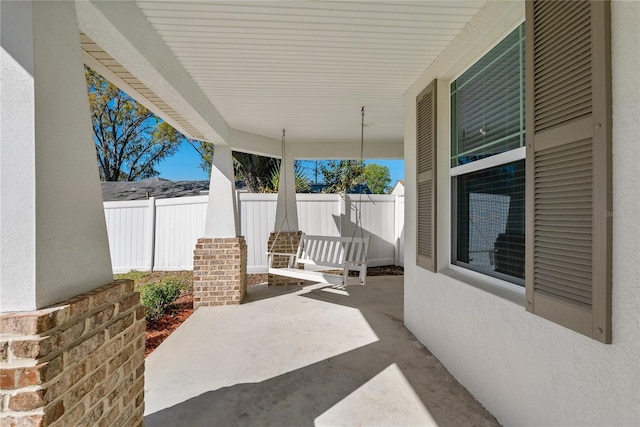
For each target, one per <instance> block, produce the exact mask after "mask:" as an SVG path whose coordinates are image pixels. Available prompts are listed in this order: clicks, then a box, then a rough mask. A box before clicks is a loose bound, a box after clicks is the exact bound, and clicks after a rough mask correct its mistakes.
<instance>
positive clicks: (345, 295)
mask: <svg viewBox="0 0 640 427" xmlns="http://www.w3.org/2000/svg"><path fill="white" fill-rule="evenodd" d="M402 288H403V277H402V276H378V277H371V278H369V280H368V282H367V285H366V286H348V287H347V288H346V289H344V290H340V289H335V288H333V287H331V286H327V285H321V284H310V285H307V286H304V287H302V286H287V287H267V286H266V285H257V286H253V287H250V288H249V290H248V293H247V296H246V299H245V303H244V304H242V305H240V306H234V307H216V308H201V309H198V310H197V311H196V312H195V313H194V314H193V315H192V316H191V317H190V318H189V319H188V320H187V321H186V322H185V323H184V324H183V325H182V326H180V328H178V330H176V331H175V332H174V333H173V334H172V335H171V336H170V337H169V338H168V339H167V340H166V341H165V342H164V343H162V344H161V345H160V347H158V348H157V349H156V350H155V351H154V352H153V353H151V354H150V355H149V356H148V357H147V359H146V382H145V398H146V406H145V408H146V409H145V425H147V426H149V427H157V426H184V425H189V426H194V427H195V426H211V425H220V426H222V425H224V426H258V425H273V426H314V425H315V426H341V425H345V426H346V425H351V426H352V425H362V426H373V425H375V426H459V427H463V426H495V425H498V423H497V421H496V420H495V418H493V416H492V415H491V414H490V413H489V412H488V411H487V410H486V409H484V408H483V407H482V405H481V404H480V403H478V402H477V401H476V400H475V399H474V398H473V396H472V395H471V394H470V393H469V392H468V391H467V390H466V389H465V388H464V387H463V386H462V385H460V383H458V381H456V379H455V378H454V377H453V376H452V375H451V374H450V373H449V372H448V371H447V370H446V369H445V368H444V366H443V365H442V364H441V363H440V362H439V361H438V360H437V359H436V358H435V357H434V356H433V355H432V354H431V353H430V352H429V351H428V350H427V349H426V348H425V347H424V346H423V345H422V344H420V342H419V341H418V340H417V339H416V338H415V337H414V336H413V334H411V332H409V331H408V330H407V329H406V328H405V327H404V325H403V322H402V318H403V305H404V304H403V296H402V295H403V292H402Z"/></svg>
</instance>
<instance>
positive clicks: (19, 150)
mask: <svg viewBox="0 0 640 427" xmlns="http://www.w3.org/2000/svg"><path fill="white" fill-rule="evenodd" d="M0 19H1V22H0V45H1V46H2V49H1V50H0V64H1V71H0V72H1V75H0V111H1V114H0V127H1V128H2V134H1V136H0V341H2V351H1V352H0V371H2V393H3V400H4V403H3V405H2V407H1V408H0V425H42V426H49V425H53V424H55V425H97V424H109V425H111V424H113V425H141V424H142V423H143V421H144V417H143V411H144V348H145V340H144V326H145V320H144V310H139V309H138V308H139V306H138V301H139V299H140V295H139V293H138V292H135V291H134V289H133V282H132V281H131V280H120V281H113V274H112V270H111V257H110V255H109V242H108V238H107V228H106V224H105V217H104V209H103V204H102V192H101V189H100V182H99V177H98V168H97V165H96V151H95V150H96V149H95V146H94V143H93V132H92V130H91V118H90V115H89V102H88V98H87V85H86V82H85V77H84V70H83V63H82V58H81V47H80V31H79V30H78V20H77V16H76V10H75V3H74V2H71V1H49V2H48V1H34V2H31V1H15V2H11V1H4V0H3V1H1V2H0ZM124 337H126V338H124ZM78 367H80V368H82V369H78ZM119 373H125V374H119ZM70 378H73V380H72V381H70ZM107 378H108V379H107ZM78 387H81V389H82V393H81V396H78V393H77V390H78ZM25 397H27V398H26V399H25Z"/></svg>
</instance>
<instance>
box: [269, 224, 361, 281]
mask: <svg viewBox="0 0 640 427" xmlns="http://www.w3.org/2000/svg"><path fill="white" fill-rule="evenodd" d="M369 239H370V237H369V236H367V237H360V238H358V237H329V236H311V235H306V234H302V236H301V238H300V244H299V245H298V249H297V251H296V253H295V254H293V253H283V252H267V257H268V262H269V274H275V275H278V276H285V277H291V278H293V279H300V280H308V281H311V282H316V283H328V284H332V285H336V286H346V285H354V284H358V285H364V284H365V282H366V279H367V250H368V249H369ZM277 256H278V257H287V258H288V261H287V267H284V268H279V267H273V260H274V257H277ZM329 270H340V271H341V273H340V274H335V273H330V272H327V271H329ZM349 271H357V272H358V277H349Z"/></svg>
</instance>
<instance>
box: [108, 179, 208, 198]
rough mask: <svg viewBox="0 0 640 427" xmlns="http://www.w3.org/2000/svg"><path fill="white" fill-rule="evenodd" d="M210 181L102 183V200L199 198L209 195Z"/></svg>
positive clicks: (152, 180)
mask: <svg viewBox="0 0 640 427" xmlns="http://www.w3.org/2000/svg"><path fill="white" fill-rule="evenodd" d="M208 191H209V181H169V180H167V179H163V178H150V179H145V180H142V181H124V182H102V200H104V201H105V202H112V201H118V200H146V199H148V198H150V197H155V198H158V199H166V198H171V197H185V196H199V195H202V194H207V192H208Z"/></svg>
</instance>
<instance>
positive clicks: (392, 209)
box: [343, 194, 396, 266]
mask: <svg viewBox="0 0 640 427" xmlns="http://www.w3.org/2000/svg"><path fill="white" fill-rule="evenodd" d="M360 198H361V199H360ZM347 206H348V207H349V211H350V212H349V225H348V234H345V233H343V236H352V235H353V230H354V227H355V224H356V220H357V219H356V216H357V212H358V210H360V221H361V227H362V231H363V234H364V236H365V237H366V236H371V241H370V243H369V252H368V254H367V259H368V263H369V265H370V266H378V265H391V264H395V262H396V226H395V217H396V206H395V196H390V195H386V194H384V195H382V194H381V195H373V194H363V195H362V196H360V195H351V197H350V198H349V200H348V203H347ZM356 234H357V235H360V231H356Z"/></svg>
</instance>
